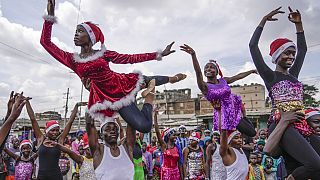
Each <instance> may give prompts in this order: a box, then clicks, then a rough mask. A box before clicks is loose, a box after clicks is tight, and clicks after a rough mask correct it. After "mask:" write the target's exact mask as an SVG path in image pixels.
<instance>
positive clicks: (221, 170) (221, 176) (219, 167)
mask: <svg viewBox="0 0 320 180" xmlns="http://www.w3.org/2000/svg"><path fill="white" fill-rule="evenodd" d="M216 146H217V147H216V150H215V151H214V153H213V155H212V164H211V171H210V179H211V180H226V179H227V170H226V167H225V166H224V164H223V162H222V158H221V156H220V153H219V151H220V150H219V149H220V145H219V144H217V143H216Z"/></svg>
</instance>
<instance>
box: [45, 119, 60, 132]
mask: <svg viewBox="0 0 320 180" xmlns="http://www.w3.org/2000/svg"><path fill="white" fill-rule="evenodd" d="M55 127H60V126H59V122H58V121H56V120H51V121H48V122H47V123H46V133H48V132H49V131H50V130H51V129H53V128H55Z"/></svg>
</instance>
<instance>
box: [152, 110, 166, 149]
mask: <svg viewBox="0 0 320 180" xmlns="http://www.w3.org/2000/svg"><path fill="white" fill-rule="evenodd" d="M157 115H158V111H155V113H154V118H153V120H154V129H155V131H156V135H157V139H158V142H159V144H160V147H161V151H162V152H163V151H164V150H165V149H166V148H167V145H166V143H165V142H164V140H163V139H162V137H161V134H160V130H159V125H158V118H157Z"/></svg>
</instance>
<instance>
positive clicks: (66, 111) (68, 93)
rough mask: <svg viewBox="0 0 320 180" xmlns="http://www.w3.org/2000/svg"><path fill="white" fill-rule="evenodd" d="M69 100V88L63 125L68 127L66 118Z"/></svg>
mask: <svg viewBox="0 0 320 180" xmlns="http://www.w3.org/2000/svg"><path fill="white" fill-rule="evenodd" d="M68 101H69V88H68V90H67V100H66V107H65V113H64V125H63V127H66V120H67V113H68Z"/></svg>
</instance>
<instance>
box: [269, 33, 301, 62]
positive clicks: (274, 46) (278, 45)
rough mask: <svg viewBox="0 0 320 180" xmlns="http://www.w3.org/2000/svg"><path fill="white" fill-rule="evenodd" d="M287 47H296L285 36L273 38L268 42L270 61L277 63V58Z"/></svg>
mask: <svg viewBox="0 0 320 180" xmlns="http://www.w3.org/2000/svg"><path fill="white" fill-rule="evenodd" d="M289 47H294V48H295V49H296V45H295V44H294V43H293V42H292V41H291V40H289V39H286V38H278V39H276V40H274V41H273V42H272V43H271V44H270V53H269V55H270V56H271V57H272V63H273V64H277V59H278V57H279V56H280V55H281V53H283V51H285V50H286V49H287V48H289Z"/></svg>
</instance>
